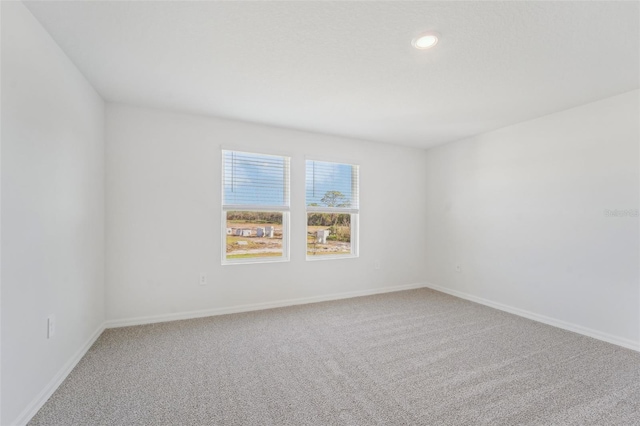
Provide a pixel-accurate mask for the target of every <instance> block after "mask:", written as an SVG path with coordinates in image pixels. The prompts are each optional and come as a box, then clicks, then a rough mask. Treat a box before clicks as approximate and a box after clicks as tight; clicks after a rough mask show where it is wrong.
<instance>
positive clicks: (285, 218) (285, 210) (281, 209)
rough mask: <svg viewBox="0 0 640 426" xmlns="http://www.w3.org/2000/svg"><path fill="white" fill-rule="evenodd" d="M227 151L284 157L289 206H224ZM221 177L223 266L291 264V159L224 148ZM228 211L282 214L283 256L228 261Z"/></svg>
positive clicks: (221, 252) (281, 155)
mask: <svg viewBox="0 0 640 426" xmlns="http://www.w3.org/2000/svg"><path fill="white" fill-rule="evenodd" d="M225 151H235V152H244V153H247V154H255V155H270V156H275V157H283V158H285V159H286V161H285V172H286V173H287V177H288V179H287V183H288V186H287V187H286V188H285V197H286V200H287V203H288V205H287V206H261V205H234V204H229V205H225V204H224V182H225V175H224V172H225V164H224V152H225ZM220 152H221V156H220V157H221V159H220V163H221V167H220V168H221V175H222V180H221V183H220V188H221V192H220V195H221V197H220V198H221V200H220V205H221V206H222V208H221V211H222V214H221V218H222V220H221V228H220V236H221V238H220V256H221V263H222V265H223V266H227V265H247V264H256V263H279V262H289V260H290V250H289V247H290V244H289V242H290V238H291V234H290V231H291V225H290V223H291V213H290V209H291V157H289V156H287V155H283V154H267V153H264V152H255V151H248V150H238V149H233V148H225V147H222V148H221V150H220ZM228 211H245V212H273V213H282V256H277V257H276V256H267V257H255V258H244V259H227V212H228Z"/></svg>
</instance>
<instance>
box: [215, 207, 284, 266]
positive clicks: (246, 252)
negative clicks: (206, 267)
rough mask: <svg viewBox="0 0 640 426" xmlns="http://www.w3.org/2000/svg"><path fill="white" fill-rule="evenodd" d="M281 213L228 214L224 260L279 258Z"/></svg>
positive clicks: (241, 212) (230, 212)
mask: <svg viewBox="0 0 640 426" xmlns="http://www.w3.org/2000/svg"><path fill="white" fill-rule="evenodd" d="M282 216H283V214H282V212H250V211H228V212H227V249H226V250H227V259H255V258H261V257H280V256H282Z"/></svg>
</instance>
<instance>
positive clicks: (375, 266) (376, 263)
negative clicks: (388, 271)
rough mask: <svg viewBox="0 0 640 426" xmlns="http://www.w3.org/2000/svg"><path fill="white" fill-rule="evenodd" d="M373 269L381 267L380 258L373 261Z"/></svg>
mask: <svg viewBox="0 0 640 426" xmlns="http://www.w3.org/2000/svg"><path fill="white" fill-rule="evenodd" d="M373 269H380V261H379V260H376V261H375V262H374V263H373Z"/></svg>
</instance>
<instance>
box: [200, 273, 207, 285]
mask: <svg viewBox="0 0 640 426" xmlns="http://www.w3.org/2000/svg"><path fill="white" fill-rule="evenodd" d="M200 285H207V274H200Z"/></svg>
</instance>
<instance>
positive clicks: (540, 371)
mask: <svg viewBox="0 0 640 426" xmlns="http://www.w3.org/2000/svg"><path fill="white" fill-rule="evenodd" d="M30 424H31V425H418V424H419V425H498V424H504V425H518V424H536V425H543V424H544V425H588V424H595V425H637V424H640V354H639V353H637V352H634V351H631V350H627V349H623V348H620V347H617V346H614V345H610V344H607V343H603V342H600V341H597V340H594V339H591V338H588V337H584V336H580V335H578V334H574V333H571V332H567V331H563V330H559V329H556V328H553V327H550V326H546V325H543V324H539V323H536V322H534V321H529V320H526V319H523V318H520V317H517V316H513V315H510V314H507V313H504V312H500V311H497V310H494V309H491V308H487V307H484V306H481V305H478V304H475V303H471V302H467V301H464V300H461V299H457V298H454V297H451V296H448V295H445V294H442V293H438V292H435V291H432V290H427V289H421V290H412V291H403V292H398V293H389V294H384V295H379V296H370V297H362V298H356V299H348V300H341V301H334V302H325V303H318V304H312V305H303V306H296V307H289V308H281V309H272V310H266V311H260V312H252V313H245V314H234V315H225V316H218V317H210V318H203V319H196V320H188V321H176V322H171V323H163V324H155V325H145V326H137V327H127V328H120V329H111V330H107V331H105V332H104V334H103V335H102V336H101V337H100V338H99V339H98V341H97V342H96V343H95V345H94V346H93V347H92V348H91V349H90V350H89V352H88V353H87V355H86V356H85V357H84V358H83V359H82V360H81V361H80V363H79V364H78V366H77V367H76V368H75V369H74V370H73V372H72V373H71V375H70V376H69V377H68V378H67V380H66V381H65V382H64V383H63V384H62V386H61V387H60V388H59V389H58V390H57V391H56V393H55V394H54V395H53V396H52V397H51V399H50V400H49V401H48V402H47V403H46V405H45V406H44V407H43V408H42V409H41V410H40V412H39V413H38V414H37V415H36V417H35V418H34V419H33V420H32V422H31V423H30Z"/></svg>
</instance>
